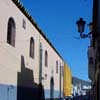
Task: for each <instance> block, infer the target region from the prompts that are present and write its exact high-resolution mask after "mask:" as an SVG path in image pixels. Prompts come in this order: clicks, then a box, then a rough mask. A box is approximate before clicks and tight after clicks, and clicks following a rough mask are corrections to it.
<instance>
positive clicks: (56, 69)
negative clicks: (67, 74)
mask: <svg viewBox="0 0 100 100" xmlns="http://www.w3.org/2000/svg"><path fill="white" fill-rule="evenodd" d="M56 73H58V61H56Z"/></svg>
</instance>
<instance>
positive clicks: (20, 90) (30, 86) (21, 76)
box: [17, 56, 44, 100]
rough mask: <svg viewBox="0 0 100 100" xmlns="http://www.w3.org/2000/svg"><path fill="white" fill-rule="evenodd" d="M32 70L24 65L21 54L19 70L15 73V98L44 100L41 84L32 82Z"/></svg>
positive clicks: (20, 99) (19, 99)
mask: <svg viewBox="0 0 100 100" xmlns="http://www.w3.org/2000/svg"><path fill="white" fill-rule="evenodd" d="M33 75H34V74H33V71H32V70H30V69H28V68H26V67H25V60H24V56H21V72H18V74H17V77H18V79H17V100H44V89H43V86H42V84H36V83H35V82H34V76H33Z"/></svg>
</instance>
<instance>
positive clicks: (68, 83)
mask: <svg viewBox="0 0 100 100" xmlns="http://www.w3.org/2000/svg"><path fill="white" fill-rule="evenodd" d="M63 86H64V87H63V93H64V96H65V97H66V96H71V95H72V94H71V92H72V74H71V70H70V68H69V67H68V65H67V64H64V80H63Z"/></svg>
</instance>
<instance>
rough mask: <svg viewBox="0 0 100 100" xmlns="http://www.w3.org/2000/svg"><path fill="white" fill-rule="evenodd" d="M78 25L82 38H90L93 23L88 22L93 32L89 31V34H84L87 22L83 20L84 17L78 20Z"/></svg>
mask: <svg viewBox="0 0 100 100" xmlns="http://www.w3.org/2000/svg"><path fill="white" fill-rule="evenodd" d="M76 24H77V27H78V32H79V33H80V38H83V39H84V38H89V37H90V34H91V33H92V23H90V24H88V25H89V29H90V31H91V32H89V33H88V34H83V32H84V29H85V24H86V22H85V21H84V20H83V18H80V19H79V20H78V21H77V22H76Z"/></svg>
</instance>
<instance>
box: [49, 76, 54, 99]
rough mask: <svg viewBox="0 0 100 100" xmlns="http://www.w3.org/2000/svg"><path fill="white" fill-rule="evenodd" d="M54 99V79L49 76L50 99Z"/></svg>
mask: <svg viewBox="0 0 100 100" xmlns="http://www.w3.org/2000/svg"><path fill="white" fill-rule="evenodd" d="M53 99H54V79H53V77H51V80H50V100H53Z"/></svg>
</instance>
